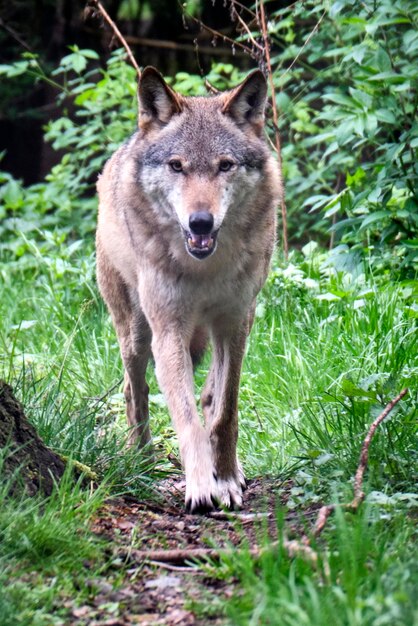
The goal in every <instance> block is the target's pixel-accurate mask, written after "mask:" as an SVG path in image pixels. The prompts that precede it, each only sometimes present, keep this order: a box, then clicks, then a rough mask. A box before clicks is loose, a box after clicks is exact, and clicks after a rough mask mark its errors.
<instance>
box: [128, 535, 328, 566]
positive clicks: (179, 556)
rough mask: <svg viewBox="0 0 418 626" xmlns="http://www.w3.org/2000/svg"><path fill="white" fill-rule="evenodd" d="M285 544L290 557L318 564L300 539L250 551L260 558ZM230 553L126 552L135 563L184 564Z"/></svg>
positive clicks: (210, 550)
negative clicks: (300, 557)
mask: <svg viewBox="0 0 418 626" xmlns="http://www.w3.org/2000/svg"><path fill="white" fill-rule="evenodd" d="M281 545H283V548H284V549H285V550H286V552H287V553H288V555H289V556H290V557H294V556H303V557H304V558H305V559H306V560H307V561H309V562H310V563H312V565H313V566H316V565H317V562H318V556H317V554H316V552H315V551H314V550H312V548H311V547H310V546H306V545H302V544H300V543H299V542H298V541H286V540H285V541H283V542H278V541H274V542H273V543H271V544H269V545H268V546H266V547H263V548H259V547H256V548H250V550H249V552H250V554H251V556H252V557H253V558H254V559H258V558H260V557H261V556H262V555H263V554H264V553H266V552H268V551H269V550H271V549H272V548H279V547H280V546H281ZM224 554H225V555H227V554H230V550H229V549H226V548H219V549H218V548H192V549H187V548H184V549H181V548H180V549H177V550H135V549H134V550H130V551H129V552H128V553H127V554H126V558H127V559H128V561H134V562H135V563H143V562H144V561H147V562H150V561H153V562H154V563H157V562H158V563H171V564H177V565H182V564H184V563H190V562H192V561H209V560H210V561H219V559H220V558H221V556H223V555H224Z"/></svg>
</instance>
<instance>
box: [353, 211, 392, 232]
mask: <svg viewBox="0 0 418 626" xmlns="http://www.w3.org/2000/svg"><path fill="white" fill-rule="evenodd" d="M391 215H392V212H391V211H387V210H386V211H375V212H374V213H371V214H370V215H368V216H367V217H366V218H365V219H364V220H363V221H362V223H361V226H360V228H361V229H363V228H367V227H368V226H370V224H375V223H376V222H381V221H382V220H384V219H386V218H388V217H390V216H391Z"/></svg>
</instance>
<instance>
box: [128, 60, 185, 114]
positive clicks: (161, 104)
mask: <svg viewBox="0 0 418 626" xmlns="http://www.w3.org/2000/svg"><path fill="white" fill-rule="evenodd" d="M138 103H139V125H140V126H143V125H146V124H148V123H149V122H153V121H158V122H160V123H162V124H167V123H168V122H169V121H170V119H171V116H172V115H174V114H175V113H180V112H181V108H182V107H181V102H180V98H179V97H178V96H177V94H176V93H175V92H174V91H173V90H172V89H171V87H169V86H168V85H167V83H166V82H165V80H164V78H163V77H162V76H161V74H160V72H158V70H156V69H155V67H146V68H145V69H144V71H143V72H142V74H141V77H140V79H139V83H138Z"/></svg>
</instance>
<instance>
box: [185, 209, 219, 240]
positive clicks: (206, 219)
mask: <svg viewBox="0 0 418 626" xmlns="http://www.w3.org/2000/svg"><path fill="white" fill-rule="evenodd" d="M189 228H190V232H191V233H193V235H209V233H210V232H211V231H212V228H213V215H212V214H211V213H208V211H196V213H192V214H191V216H190V217H189Z"/></svg>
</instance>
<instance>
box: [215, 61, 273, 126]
mask: <svg viewBox="0 0 418 626" xmlns="http://www.w3.org/2000/svg"><path fill="white" fill-rule="evenodd" d="M266 101H267V83H266V79H265V78H264V74H263V73H262V72H261V71H260V70H255V71H254V72H251V74H249V76H247V78H246V79H245V80H244V82H242V83H241V84H240V85H238V87H236V88H235V89H234V90H233V91H231V92H230V93H229V94H228V95H227V96H226V100H225V103H224V106H223V108H222V113H225V114H227V115H231V117H233V118H234V119H235V121H236V122H237V123H238V124H252V125H253V126H255V128H256V130H257V131H259V132H261V129H262V126H263V123H264V109H265V106H266Z"/></svg>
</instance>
